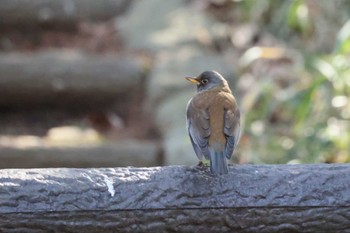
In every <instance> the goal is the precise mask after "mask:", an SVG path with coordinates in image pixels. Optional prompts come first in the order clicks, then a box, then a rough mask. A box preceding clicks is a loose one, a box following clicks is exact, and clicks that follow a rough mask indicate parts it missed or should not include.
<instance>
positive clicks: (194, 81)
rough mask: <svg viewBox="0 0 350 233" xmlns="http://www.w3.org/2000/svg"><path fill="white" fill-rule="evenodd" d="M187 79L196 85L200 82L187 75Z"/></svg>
mask: <svg viewBox="0 0 350 233" xmlns="http://www.w3.org/2000/svg"><path fill="white" fill-rule="evenodd" d="M185 79H187V80H188V81H190V82H191V83H194V84H196V85H198V84H200V82H199V81H198V80H197V79H196V78H192V77H186V78H185Z"/></svg>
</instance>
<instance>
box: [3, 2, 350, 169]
mask: <svg viewBox="0 0 350 233" xmlns="http://www.w3.org/2000/svg"><path fill="white" fill-rule="evenodd" d="M0 15H1V17H0V51H1V53H0V168H24V167H26V168H27V167H28V168H29V167H110V166H159V165H174V164H186V165H195V164H197V157H196V155H195V154H194V151H193V149H192V146H191V144H190V140H189V138H188V136H187V131H186V128H185V111H186V104H187V101H188V100H189V99H190V98H191V96H192V95H194V94H195V87H194V86H193V85H191V84H189V83H188V82H187V81H186V80H184V77H186V76H195V75H198V74H200V73H201V72H203V71H205V70H216V71H218V72H220V73H221V74H222V75H223V76H224V77H226V78H227V79H228V80H229V83H230V86H231V89H232V90H233V92H234V95H235V96H236V98H237V101H238V103H239V106H240V109H241V112H242V124H243V127H244V130H243V133H242V136H241V140H240V144H239V146H238V148H237V150H236V152H235V154H234V158H233V159H232V162H234V163H255V164H259V163H268V164H272V163H292V164H297V163H346V162H349V161H350V95H349V94H350V69H349V66H350V62H349V60H350V2H349V1H346V0H333V1H327V0H322V1H319V0H294V1H273V0H259V1H253V0H245V1H244V0H241V1H239V0H236V1H232V0H231V1H228V0H172V1H162V0H148V1H135V0H133V1H130V0H99V1H94V0H86V1H79V0H33V1H25V0H17V1H12V0H3V1H2V2H1V3H0Z"/></svg>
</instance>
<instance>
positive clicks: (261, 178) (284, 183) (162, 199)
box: [0, 165, 350, 232]
mask: <svg viewBox="0 0 350 233" xmlns="http://www.w3.org/2000/svg"><path fill="white" fill-rule="evenodd" d="M0 232H350V166H349V165H237V166H233V167H231V168H230V173H229V174H228V175H225V176H212V175H211V174H210V173H209V172H208V171H207V168H204V169H203V168H196V167H195V168H189V167H182V166H173V167H154V168H104V169H64V168H59V169H28V170H26V169H8V170H0Z"/></svg>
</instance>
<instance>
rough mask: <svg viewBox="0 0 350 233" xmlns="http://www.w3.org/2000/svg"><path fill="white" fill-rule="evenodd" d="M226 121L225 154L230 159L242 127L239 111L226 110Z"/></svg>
mask: <svg viewBox="0 0 350 233" xmlns="http://www.w3.org/2000/svg"><path fill="white" fill-rule="evenodd" d="M224 121H225V122H224V134H225V136H226V139H227V142H226V147H225V151H224V154H225V156H226V158H228V159H230V158H231V157H232V154H233V151H234V150H235V148H236V146H237V144H238V141H239V137H240V131H241V125H240V112H239V109H238V108H235V109H225V116H224Z"/></svg>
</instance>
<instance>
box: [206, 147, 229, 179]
mask: <svg viewBox="0 0 350 233" xmlns="http://www.w3.org/2000/svg"><path fill="white" fill-rule="evenodd" d="M209 154H210V171H211V172H213V173H215V174H218V175H223V174H227V173H228V167H227V160H226V157H225V155H224V152H217V151H215V150H210V151H209Z"/></svg>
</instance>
